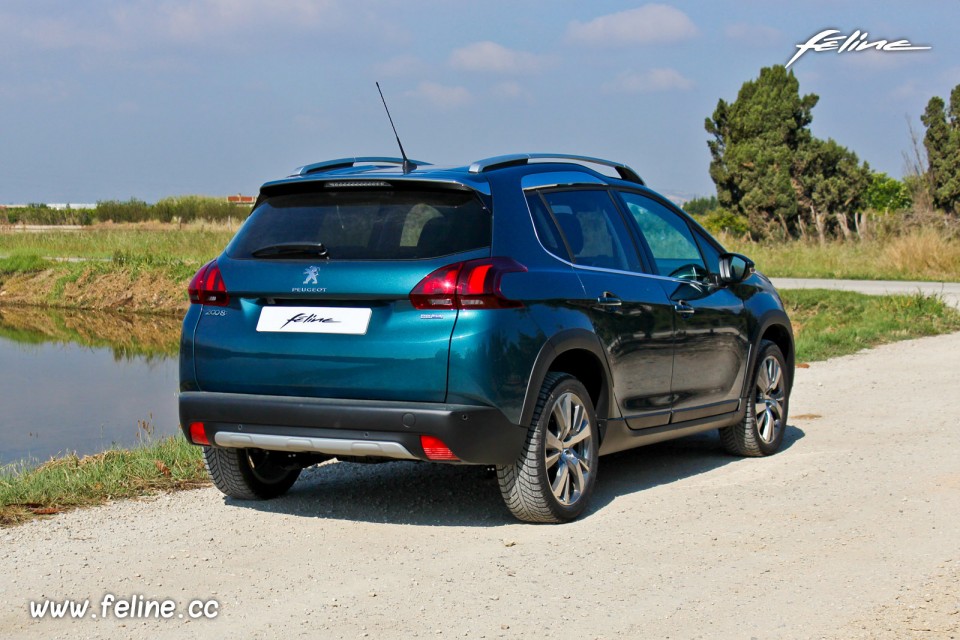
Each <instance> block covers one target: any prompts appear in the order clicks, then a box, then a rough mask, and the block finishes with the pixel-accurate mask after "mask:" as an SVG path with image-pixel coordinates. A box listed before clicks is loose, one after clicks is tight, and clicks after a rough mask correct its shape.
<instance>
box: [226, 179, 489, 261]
mask: <svg viewBox="0 0 960 640" xmlns="http://www.w3.org/2000/svg"><path fill="white" fill-rule="evenodd" d="M289 245H295V246H301V245H303V246H321V245H322V250H323V251H324V252H325V255H324V257H327V258H329V259H330V260H416V259H423V258H436V257H439V256H445V255H450V254H454V253H462V252H465V251H473V250H475V249H481V248H484V247H489V246H490V212H489V211H488V210H487V209H486V208H484V206H483V205H482V203H481V202H480V200H479V199H478V198H477V196H476V195H474V194H473V193H471V192H467V191H409V190H404V191H393V190H376V191H354V190H351V191H332V190H331V191H320V192H309V193H295V194H286V195H274V196H270V197H268V198H266V199H265V200H264V201H263V202H262V203H260V205H259V206H258V207H257V208H256V209H255V210H254V211H253V213H252V214H250V218H249V219H248V220H247V221H246V222H245V223H244V225H243V226H242V227H241V228H240V230H239V231H238V232H237V235H236V236H235V237H234V239H233V240H232V241H231V242H230V244H229V246H227V250H226V253H227V255H228V256H230V257H231V258H252V257H255V256H254V254H255V253H256V254H257V256H263V255H265V254H266V253H268V252H269V248H271V247H278V246H289ZM265 250H266V251H265ZM276 257H285V258H289V257H303V258H304V259H316V254H314V255H303V256H297V255H296V254H289V253H287V254H282V255H281V254H278V255H277V256H276Z"/></svg>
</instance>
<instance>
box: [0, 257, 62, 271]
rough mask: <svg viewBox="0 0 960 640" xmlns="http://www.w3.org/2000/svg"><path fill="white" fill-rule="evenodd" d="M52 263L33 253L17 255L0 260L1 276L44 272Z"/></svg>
mask: <svg viewBox="0 0 960 640" xmlns="http://www.w3.org/2000/svg"><path fill="white" fill-rule="evenodd" d="M49 265H50V263H49V262H48V261H46V260H44V259H43V258H41V257H40V256H38V255H36V254H33V253H17V254H14V255H11V256H8V257H6V258H0V275H12V274H14V273H36V272H37V271H43V270H44V269H46V268H47V267H48V266H49Z"/></svg>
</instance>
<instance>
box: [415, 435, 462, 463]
mask: <svg viewBox="0 0 960 640" xmlns="http://www.w3.org/2000/svg"><path fill="white" fill-rule="evenodd" d="M420 445H421V446H422V447H423V453H424V455H426V456H427V459H428V460H446V461H448V462H456V461H458V460H460V458H458V457H457V456H456V455H455V454H454V453H453V451H450V447H448V446H447V445H445V444H444V443H443V440H441V439H440V438H436V437H434V436H420Z"/></svg>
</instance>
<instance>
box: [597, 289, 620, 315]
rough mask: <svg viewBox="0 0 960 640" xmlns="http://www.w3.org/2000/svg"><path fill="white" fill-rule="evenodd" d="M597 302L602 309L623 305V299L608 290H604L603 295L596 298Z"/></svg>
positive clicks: (617, 307)
mask: <svg viewBox="0 0 960 640" xmlns="http://www.w3.org/2000/svg"><path fill="white" fill-rule="evenodd" d="M597 304H598V305H599V306H601V307H603V308H604V309H609V310H611V311H612V310H614V309H619V308H620V307H622V306H623V300H621V299H620V298H618V297H617V296H616V295H615V294H612V293H610V292H609V291H604V292H603V295H602V296H600V297H599V298H597Z"/></svg>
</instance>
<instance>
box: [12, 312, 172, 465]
mask: <svg viewBox="0 0 960 640" xmlns="http://www.w3.org/2000/svg"><path fill="white" fill-rule="evenodd" d="M179 331H180V322H179V320H177V319H175V318H157V317H136V316H120V315H116V316H114V315H112V314H103V313H89V312H84V313H66V312H62V311H59V312H58V311H44V310H39V309H22V308H16V309H13V308H0V466H2V465H5V464H8V463H11V462H20V461H27V462H32V463H36V462H42V461H44V460H47V459H48V458H50V457H51V456H54V455H57V454H63V453H69V452H76V453H77V454H79V455H84V454H90V453H97V452H100V451H103V450H105V449H108V448H110V447H111V446H112V445H119V446H122V447H130V446H135V445H136V444H138V443H139V442H140V441H141V440H142V439H144V438H148V437H151V436H152V437H154V438H156V437H161V436H164V435H169V434H174V433H176V432H177V431H178V430H179V427H178V424H179V421H178V417H177V385H178V370H177V357H176V349H177V341H178V338H179Z"/></svg>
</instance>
